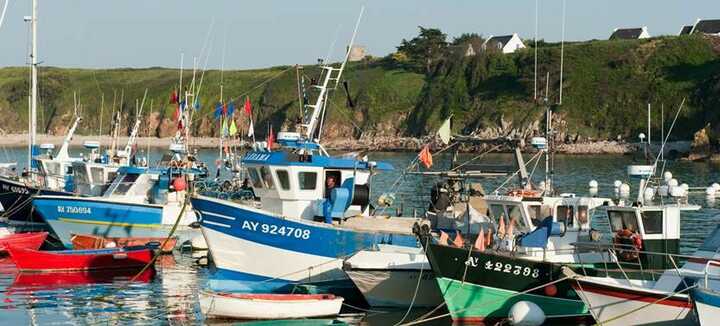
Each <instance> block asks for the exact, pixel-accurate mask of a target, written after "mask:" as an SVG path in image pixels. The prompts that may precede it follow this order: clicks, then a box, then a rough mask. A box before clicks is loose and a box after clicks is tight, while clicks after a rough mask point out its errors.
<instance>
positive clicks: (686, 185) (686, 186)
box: [680, 183, 690, 191]
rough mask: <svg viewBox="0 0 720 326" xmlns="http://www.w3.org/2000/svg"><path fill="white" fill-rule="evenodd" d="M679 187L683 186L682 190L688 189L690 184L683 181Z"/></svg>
mask: <svg viewBox="0 0 720 326" xmlns="http://www.w3.org/2000/svg"><path fill="white" fill-rule="evenodd" d="M680 188H683V190H685V191H688V189H690V185H688V184H687V183H683V184H681V185H680Z"/></svg>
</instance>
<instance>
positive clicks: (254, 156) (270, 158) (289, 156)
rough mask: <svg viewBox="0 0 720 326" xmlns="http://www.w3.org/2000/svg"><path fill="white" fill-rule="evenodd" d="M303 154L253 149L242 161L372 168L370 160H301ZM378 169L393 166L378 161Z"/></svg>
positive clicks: (340, 167)
mask: <svg viewBox="0 0 720 326" xmlns="http://www.w3.org/2000/svg"><path fill="white" fill-rule="evenodd" d="M300 158H301V156H300V155H298V154H295V153H288V152H286V151H273V152H267V151H252V152H248V153H247V154H245V156H244V157H243V159H242V161H243V163H248V164H260V165H283V166H312V167H322V168H330V169H361V170H366V169H369V168H370V164H369V162H365V161H359V160H354V159H347V158H338V157H332V156H323V155H309V156H308V157H307V160H300ZM375 168H376V169H378V170H392V169H393V166H392V165H391V164H390V163H386V162H377V165H376V166H375Z"/></svg>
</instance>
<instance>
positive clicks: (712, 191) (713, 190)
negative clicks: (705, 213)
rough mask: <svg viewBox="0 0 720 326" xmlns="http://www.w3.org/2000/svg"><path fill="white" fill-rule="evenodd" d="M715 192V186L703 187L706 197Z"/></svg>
mask: <svg viewBox="0 0 720 326" xmlns="http://www.w3.org/2000/svg"><path fill="white" fill-rule="evenodd" d="M716 192H717V189H715V187H713V186H710V187H707V188H705V194H706V195H708V197H710V196H713V197H714V196H715V193H716Z"/></svg>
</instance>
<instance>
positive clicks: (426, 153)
mask: <svg viewBox="0 0 720 326" xmlns="http://www.w3.org/2000/svg"><path fill="white" fill-rule="evenodd" d="M418 156H419V160H420V163H422V164H423V165H424V166H425V168H426V169H429V168H430V167H431V166H432V165H433V160H432V154H430V145H425V147H423V149H422V150H421V151H420V154H419V155H418Z"/></svg>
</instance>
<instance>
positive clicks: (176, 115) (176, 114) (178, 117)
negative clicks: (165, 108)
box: [175, 104, 181, 121]
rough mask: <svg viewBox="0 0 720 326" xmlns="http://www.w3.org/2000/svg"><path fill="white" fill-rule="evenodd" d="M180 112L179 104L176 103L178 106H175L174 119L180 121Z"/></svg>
mask: <svg viewBox="0 0 720 326" xmlns="http://www.w3.org/2000/svg"><path fill="white" fill-rule="evenodd" d="M180 114H181V112H180V105H179V104H178V106H177V107H176V108H175V120H178V121H180Z"/></svg>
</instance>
